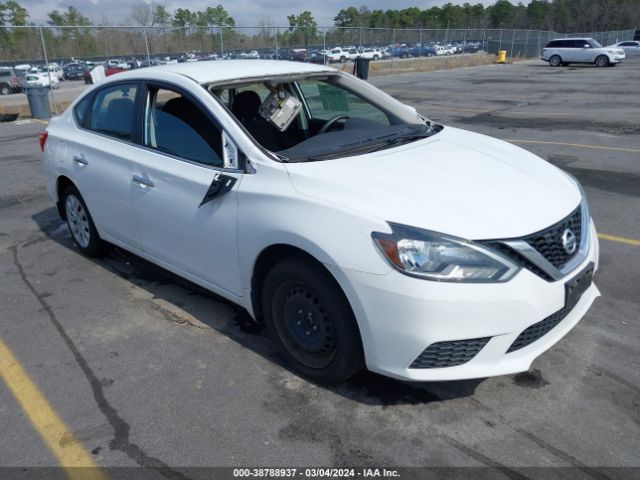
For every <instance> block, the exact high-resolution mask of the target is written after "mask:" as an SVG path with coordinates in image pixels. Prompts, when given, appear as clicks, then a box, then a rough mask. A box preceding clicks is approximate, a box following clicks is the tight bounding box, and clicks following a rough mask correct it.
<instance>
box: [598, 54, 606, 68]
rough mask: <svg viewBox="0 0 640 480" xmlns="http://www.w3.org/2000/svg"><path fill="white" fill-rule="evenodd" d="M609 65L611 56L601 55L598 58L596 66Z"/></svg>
mask: <svg viewBox="0 0 640 480" xmlns="http://www.w3.org/2000/svg"><path fill="white" fill-rule="evenodd" d="M608 65H609V57H607V56H606V55H599V56H598V57H597V58H596V67H607V66H608Z"/></svg>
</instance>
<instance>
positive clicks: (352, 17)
mask: <svg viewBox="0 0 640 480" xmlns="http://www.w3.org/2000/svg"><path fill="white" fill-rule="evenodd" d="M111 23H112V22H111V20H110V19H108V18H101V19H99V20H96V19H91V18H89V17H88V16H86V15H85V14H83V13H82V12H81V11H79V10H78V9H77V8H75V7H72V6H71V7H68V8H67V9H66V10H62V11H61V10H57V9H54V10H51V11H50V12H48V13H47V24H48V26H50V28H47V29H43V30H42V36H43V37H44V40H45V42H46V45H47V50H49V56H51V57H54V58H60V57H69V56H75V57H89V56H107V57H108V56H117V55H122V54H125V53H126V54H142V53H144V52H145V51H146V46H147V45H148V46H149V49H150V50H151V51H152V52H158V53H160V52H163V53H178V52H185V51H193V50H201V51H221V50H223V48H224V49H225V50H229V49H250V48H263V47H273V46H274V45H275V44H278V45H279V46H282V47H294V46H307V45H314V44H315V45H318V44H322V40H323V35H325V34H326V37H325V38H326V41H327V44H328V45H332V44H341V43H345V42H346V43H358V42H360V43H363V39H364V43H366V42H367V41H370V42H377V43H389V42H390V41H392V40H393V39H395V40H396V41H398V40H399V39H400V38H402V35H401V34H399V35H398V36H395V35H393V36H392V35H391V34H389V32H385V31H379V32H378V33H375V32H373V33H371V32H369V33H367V32H366V31H367V29H447V30H449V29H530V30H548V31H556V32H567V33H569V32H596V31H609V30H622V29H632V28H634V27H635V26H636V25H638V26H640V0H532V1H530V2H529V3H526V4H524V3H522V2H519V3H515V2H511V1H509V0H496V1H495V2H494V3H493V4H492V5H488V6H484V5H483V4H482V3H476V4H471V3H464V4H462V5H458V4H453V3H445V4H444V5H442V6H434V7H431V8H427V9H420V8H418V7H411V8H405V9H395V10H379V9H374V10H371V9H369V8H368V7H367V6H366V5H365V6H361V7H354V6H351V7H348V8H344V9H341V10H340V11H339V12H337V14H336V15H335V17H334V25H333V26H334V27H340V28H334V29H328V30H326V31H321V28H320V27H319V26H318V23H317V22H316V20H315V18H314V16H313V13H312V12H311V11H310V10H305V11H302V12H300V13H292V14H291V15H288V16H287V17H286V22H278V21H275V22H274V21H273V20H272V19H262V20H261V21H260V22H259V25H247V26H246V27H254V28H253V29H251V30H249V29H241V28H239V27H238V26H237V24H236V20H235V19H234V17H233V16H231V14H230V13H229V12H228V11H227V9H226V8H225V7H224V6H223V5H221V4H218V5H215V6H213V5H212V6H205V7H204V8H203V9H201V10H190V9H187V8H177V9H175V10H173V11H170V10H169V8H168V7H167V6H166V4H164V3H161V1H156V0H152V1H151V2H149V3H148V2H142V1H138V3H135V4H133V5H132V6H131V8H130V11H129V15H128V18H127V19H126V21H119V22H117V23H118V24H120V25H122V24H123V23H124V24H129V25H136V26H142V27H145V29H144V31H143V30H142V29H118V28H117V27H114V26H111V27H110V26H109V25H110V24H111ZM30 25H32V26H36V25H35V24H34V23H33V21H32V20H31V17H30V14H29V12H28V10H27V9H26V8H25V7H24V6H22V5H21V4H20V3H19V2H18V1H17V0H7V1H5V2H3V1H2V0H0V27H12V26H30ZM91 25H96V26H103V27H104V28H100V29H85V28H80V27H81V26H91ZM59 27H63V28H59ZM363 31H365V34H364V35H363V33H362V32H363ZM407 38H409V37H408V36H407ZM41 40H42V38H41V34H40V31H39V29H35V28H34V29H11V28H0V60H9V59H20V58H33V57H34V55H37V54H34V52H41V51H42V48H41Z"/></svg>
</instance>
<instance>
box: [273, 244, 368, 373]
mask: <svg viewBox="0 0 640 480" xmlns="http://www.w3.org/2000/svg"><path fill="white" fill-rule="evenodd" d="M262 311H263V314H264V319H265V324H266V327H267V331H268V332H269V336H270V337H271V339H272V340H273V342H274V343H275V344H276V346H277V348H278V350H279V352H280V354H281V355H282V356H283V357H284V358H285V359H286V360H287V362H288V363H289V364H290V365H291V366H292V367H293V368H294V369H295V370H296V371H297V372H299V373H300V374H301V375H303V376H304V377H307V378H309V379H310V380H313V381H316V382H319V383H327V384H330V383H340V382H343V381H345V380H347V379H348V378H350V377H351V376H353V375H354V374H355V373H357V372H358V371H360V370H361V369H362V368H363V366H364V355H363V352H362V340H361V339H360V332H359V330H358V326H357V324H356V319H355V317H354V315H353V312H352V310H351V307H350V305H349V302H348V301H347V298H346V297H345V295H344V293H343V292H342V290H341V289H340V287H339V285H338V284H337V282H336V281H335V279H334V278H333V277H332V276H331V275H330V274H329V272H327V271H326V270H325V269H324V267H323V266H322V265H321V264H319V263H316V262H314V261H312V260H310V259H309V258H308V257H306V256H303V255H296V256H293V257H290V258H288V259H286V260H283V261H282V262H280V263H279V264H277V265H276V266H275V267H274V268H273V269H272V270H271V271H270V272H269V274H268V275H267V277H266V279H265V282H264V287H263V290H262Z"/></svg>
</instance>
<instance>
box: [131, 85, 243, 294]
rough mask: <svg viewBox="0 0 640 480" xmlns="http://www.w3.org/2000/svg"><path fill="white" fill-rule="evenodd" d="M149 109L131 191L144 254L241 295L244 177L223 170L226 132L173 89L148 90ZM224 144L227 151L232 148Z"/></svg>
mask: <svg viewBox="0 0 640 480" xmlns="http://www.w3.org/2000/svg"><path fill="white" fill-rule="evenodd" d="M143 103H144V114H143V135H142V142H141V143H142V147H141V148H140V150H139V152H138V154H137V155H136V158H135V160H134V161H133V171H132V174H131V176H130V179H129V184H130V188H131V196H132V203H133V210H134V212H135V216H136V219H137V223H138V226H139V230H140V239H141V243H142V248H143V250H144V252H145V253H148V254H149V255H151V256H153V257H154V258H155V259H157V260H159V262H160V263H164V264H166V265H167V266H170V267H173V268H174V269H178V270H179V271H180V272H182V273H183V274H186V276H193V277H196V279H198V280H203V281H205V282H206V283H207V284H209V285H214V286H217V287H219V288H221V289H223V290H225V291H227V292H231V293H232V294H233V295H235V296H240V295H242V288H241V284H240V275H239V269H238V252H237V245H236V214H237V206H238V202H237V192H238V186H239V184H240V180H241V178H242V175H241V172H240V171H239V170H237V169H232V168H224V161H223V158H225V154H224V153H223V134H222V129H221V128H220V126H219V125H218V124H217V122H216V120H215V119H214V118H213V116H211V115H210V113H209V112H208V111H207V110H206V109H205V108H204V107H203V106H202V105H201V104H200V103H199V102H198V101H197V100H196V99H195V98H194V97H193V96H191V95H190V94H189V93H188V92H186V91H184V90H181V89H179V88H178V87H175V86H173V85H169V84H159V83H157V84H156V83H149V84H148V85H147V88H146V91H145V95H144V102H143ZM224 139H225V147H224V148H225V149H226V148H228V147H227V146H228V145H229V144H230V140H229V139H228V138H226V137H224ZM219 182H225V183H224V185H222V184H221V183H219ZM221 185H222V190H219V191H218V194H217V195H213V196H208V193H211V192H212V190H210V189H211V188H212V186H221Z"/></svg>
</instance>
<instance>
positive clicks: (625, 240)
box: [598, 233, 640, 247]
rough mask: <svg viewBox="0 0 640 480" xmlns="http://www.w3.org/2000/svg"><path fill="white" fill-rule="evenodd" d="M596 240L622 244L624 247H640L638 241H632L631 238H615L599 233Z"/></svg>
mask: <svg viewBox="0 0 640 480" xmlns="http://www.w3.org/2000/svg"><path fill="white" fill-rule="evenodd" d="M598 238H601V239H602V240H609V241H610V242H618V243H624V244H626V245H633V246H635V247H640V240H634V239H632V238H625V237H617V236H615V235H608V234H606V233H599V234H598Z"/></svg>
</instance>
